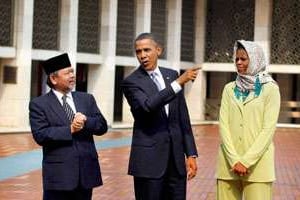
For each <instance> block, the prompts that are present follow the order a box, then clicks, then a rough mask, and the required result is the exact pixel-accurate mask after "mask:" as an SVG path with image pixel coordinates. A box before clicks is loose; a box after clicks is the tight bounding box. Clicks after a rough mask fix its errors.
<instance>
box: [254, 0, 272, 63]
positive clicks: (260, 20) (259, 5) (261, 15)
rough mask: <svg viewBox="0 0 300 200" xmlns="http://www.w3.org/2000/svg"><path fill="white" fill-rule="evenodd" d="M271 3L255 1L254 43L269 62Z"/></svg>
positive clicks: (267, 0)
mask: <svg viewBox="0 0 300 200" xmlns="http://www.w3.org/2000/svg"><path fill="white" fill-rule="evenodd" d="M271 17H272V1H271V0H266V1H260V0H256V1H255V24H254V41H256V42H258V43H259V44H260V45H261V46H262V48H263V49H264V52H265V54H266V59H267V61H268V62H269V61H270V51H271V49H270V48H271V34H270V33H271V32H272V23H271Z"/></svg>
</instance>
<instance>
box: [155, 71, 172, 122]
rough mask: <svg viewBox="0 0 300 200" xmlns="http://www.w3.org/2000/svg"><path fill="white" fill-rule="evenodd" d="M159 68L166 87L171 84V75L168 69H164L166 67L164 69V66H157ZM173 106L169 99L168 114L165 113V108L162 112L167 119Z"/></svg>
mask: <svg viewBox="0 0 300 200" xmlns="http://www.w3.org/2000/svg"><path fill="white" fill-rule="evenodd" d="M159 70H160V72H161V74H162V76H163V79H164V81H165V85H166V87H167V86H169V85H171V83H172V81H173V80H172V79H171V75H170V73H169V71H168V70H166V69H164V68H161V67H159ZM174 106H175V103H174V101H171V102H170V103H169V115H167V113H166V110H165V109H164V114H165V116H166V117H167V118H169V119H170V115H172V113H173V109H174Z"/></svg>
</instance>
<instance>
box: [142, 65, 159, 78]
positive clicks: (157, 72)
mask: <svg viewBox="0 0 300 200" xmlns="http://www.w3.org/2000/svg"><path fill="white" fill-rule="evenodd" d="M146 72H147V73H148V75H149V76H150V74H152V73H156V74H158V75H159V76H160V77H162V74H161V72H160V70H159V67H158V66H157V67H155V69H154V70H151V71H146Z"/></svg>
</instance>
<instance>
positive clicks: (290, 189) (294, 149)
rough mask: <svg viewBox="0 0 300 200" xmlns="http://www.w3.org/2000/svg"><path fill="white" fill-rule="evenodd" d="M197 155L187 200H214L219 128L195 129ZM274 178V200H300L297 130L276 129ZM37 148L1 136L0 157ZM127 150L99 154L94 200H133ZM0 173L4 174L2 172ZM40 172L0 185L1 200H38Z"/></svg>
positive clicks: (22, 138)
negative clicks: (98, 180) (98, 179)
mask: <svg viewBox="0 0 300 200" xmlns="http://www.w3.org/2000/svg"><path fill="white" fill-rule="evenodd" d="M193 129H194V134H195V138H196V143H197V148H198V151H199V158H198V159H197V162H198V174H197V176H196V177H195V178H194V179H193V180H191V181H189V182H188V187H187V193H188V194H187V200H202V199H203V200H213V199H215V190H216V186H215V183H216V181H215V179H214V173H215V164H216V154H217V149H218V144H219V136H218V126H217V125H205V126H194V127H193ZM130 135H131V130H121V131H120V130H114V132H109V133H108V134H106V135H104V136H101V137H96V140H108V139H116V138H119V137H124V136H125V137H126V136H130ZM274 140H275V146H276V174H277V180H276V182H275V183H274V192H273V195H274V198H273V199H274V200H300V129H284V128H278V129H277V131H276V134H275V139H274ZM35 148H40V147H39V146H38V145H36V144H35V143H34V142H33V140H32V138H31V135H30V134H11V135H8V134H5V135H0V157H5V156H9V155H13V154H15V153H18V152H23V151H28V150H32V149H35ZM129 151H130V147H122V148H110V149H105V150H100V151H98V153H99V159H100V160H99V161H100V165H101V170H102V176H103V177H102V178H103V182H104V185H103V186H101V187H98V188H96V189H95V190H94V193H93V199H94V200H133V199H134V193H133V182H132V177H131V176H128V175H127V166H128V156H129ZM0 170H5V169H1V166H0ZM41 196H42V182H41V170H37V171H34V172H29V173H27V174H24V175H22V176H18V177H13V178H9V179H6V180H3V181H0V199H5V200H32V199H34V200H36V199H41Z"/></svg>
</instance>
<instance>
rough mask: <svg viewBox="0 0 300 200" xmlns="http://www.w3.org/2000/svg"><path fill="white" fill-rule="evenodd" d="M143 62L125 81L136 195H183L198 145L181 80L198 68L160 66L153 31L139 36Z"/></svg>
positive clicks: (169, 199)
mask: <svg viewBox="0 0 300 200" xmlns="http://www.w3.org/2000/svg"><path fill="white" fill-rule="evenodd" d="M135 52H136V56H137V59H138V61H139V62H140V66H139V68H138V69H137V70H135V71H134V72H133V73H132V74H131V75H129V76H128V77H127V78H125V80H124V81H123V83H122V88H123V91H124V94H125V97H126V98H127V101H128V103H129V105H130V107H131V112H132V115H133V117H134V128H133V137H132V144H131V152H130V159H129V170H128V173H129V174H130V175H132V176H134V189H135V197H136V199H137V200H175V199H176V200H183V199H185V198H186V180H187V178H188V179H191V178H193V177H194V176H195V175H196V172H197V165H196V157H197V149H196V145H195V142H194V137H193V133H192V128H191V124H190V119H189V115H188V109H187V106H186V102H185V98H184V94H183V91H182V86H183V85H184V84H185V83H186V82H188V81H190V80H194V79H195V78H196V76H197V72H198V69H199V68H192V69H188V70H186V72H185V73H183V74H182V75H181V76H180V77H178V73H177V72H176V71H174V70H171V69H167V68H163V67H158V66H157V60H158V57H159V56H160V55H161V53H162V47H161V46H160V45H159V43H158V42H157V40H156V39H155V37H154V35H153V34H151V33H142V34H140V35H139V36H138V37H137V38H136V39H135Z"/></svg>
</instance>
